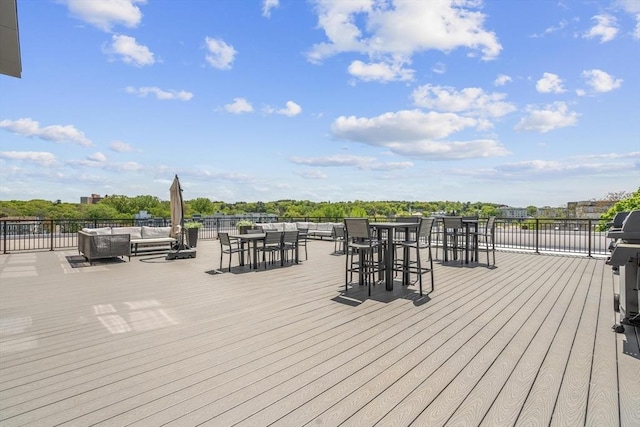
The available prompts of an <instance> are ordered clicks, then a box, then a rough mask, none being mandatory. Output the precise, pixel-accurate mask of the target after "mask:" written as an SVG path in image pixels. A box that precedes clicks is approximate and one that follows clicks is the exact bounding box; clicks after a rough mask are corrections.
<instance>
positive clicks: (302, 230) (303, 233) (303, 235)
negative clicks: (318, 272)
mask: <svg viewBox="0 0 640 427" xmlns="http://www.w3.org/2000/svg"><path fill="white" fill-rule="evenodd" d="M308 237H309V228H307V227H298V248H301V247H304V259H305V260H308V259H309V257H308V254H307V238H308Z"/></svg>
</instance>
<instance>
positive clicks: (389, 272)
mask: <svg viewBox="0 0 640 427" xmlns="http://www.w3.org/2000/svg"><path fill="white" fill-rule="evenodd" d="M369 225H370V226H371V227H373V228H375V229H376V230H378V236H380V234H381V233H380V232H381V231H383V230H384V231H386V243H387V249H386V250H385V252H384V267H385V271H384V285H385V289H386V290H387V291H392V290H393V255H394V252H395V251H394V249H393V240H394V237H395V231H396V230H397V229H404V231H405V238H406V237H407V236H408V235H409V232H410V231H411V230H412V229H414V230H417V229H418V225H419V223H417V222H371V223H369ZM407 258H408V257H407V256H405V257H404V259H405V260H408V259H407ZM402 280H403V283H405V282H406V281H407V277H405V275H404V274H403V276H402Z"/></svg>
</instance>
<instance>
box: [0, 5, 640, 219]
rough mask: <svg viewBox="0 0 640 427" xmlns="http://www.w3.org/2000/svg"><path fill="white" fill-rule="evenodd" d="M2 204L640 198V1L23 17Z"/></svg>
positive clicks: (0, 117)
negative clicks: (175, 185)
mask: <svg viewBox="0 0 640 427" xmlns="http://www.w3.org/2000/svg"><path fill="white" fill-rule="evenodd" d="M17 6H18V22H19V35H20V47H21V57H22V68H23V71H22V78H20V79H18V78H14V77H9V76H5V75H0V200H31V199H45V200H52V201H54V200H61V201H63V202H74V203H78V202H80V198H81V197H83V196H90V195H91V194H99V195H101V196H105V195H113V194H117V195H125V196H130V197H135V196H138V195H152V196H156V197H158V198H160V199H161V200H169V187H170V185H171V182H172V180H173V177H174V175H176V174H177V175H178V176H179V178H180V182H181V186H182V189H183V197H184V199H185V200H193V199H196V198H200V197H204V198H209V199H211V200H213V201H225V202H238V201H246V202H256V201H263V202H267V201H275V200H283V199H294V200H310V201H314V202H323V201H325V202H326V201H330V202H336V201H355V200H367V201H380V200H406V201H440V200H447V201H461V202H472V203H475V202H485V203H499V204H505V205H510V206H514V207H525V206H530V205H535V206H539V207H542V206H554V207H555V206H565V205H566V203H567V202H571V201H581V200H593V199H601V198H604V197H605V196H606V195H607V194H609V193H616V192H622V191H625V192H632V191H635V190H637V189H638V188H639V187H640V0H598V1H595V0H591V1H581V0H561V1H557V0H519V1H508V0H235V1H233V0H216V1H210V0H181V1H177V0H39V1H35V0H18V5H17Z"/></svg>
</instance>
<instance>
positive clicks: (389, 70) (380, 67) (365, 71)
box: [348, 60, 414, 82]
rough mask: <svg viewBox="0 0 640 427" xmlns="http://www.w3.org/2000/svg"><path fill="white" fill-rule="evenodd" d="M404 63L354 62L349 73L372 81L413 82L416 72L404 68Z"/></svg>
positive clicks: (366, 80)
mask: <svg viewBox="0 0 640 427" xmlns="http://www.w3.org/2000/svg"><path fill="white" fill-rule="evenodd" d="M403 65H404V64H403V63H395V64H394V63H385V62H376V63H369V64H365V63H364V62H362V61H357V60H356V61H353V62H352V63H351V65H349V68H348V72H349V74H351V75H352V76H354V77H357V78H359V79H360V80H364V81H365V82H370V81H375V80H378V81H381V82H390V81H404V80H413V74H414V70H410V69H406V68H403Z"/></svg>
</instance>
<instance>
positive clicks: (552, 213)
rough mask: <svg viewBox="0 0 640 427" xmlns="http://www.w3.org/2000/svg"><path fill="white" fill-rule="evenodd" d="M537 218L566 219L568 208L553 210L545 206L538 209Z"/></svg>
mask: <svg viewBox="0 0 640 427" xmlns="http://www.w3.org/2000/svg"><path fill="white" fill-rule="evenodd" d="M536 216H538V217H541V218H566V217H567V209H566V208H552V207H551V206H543V207H541V208H538V210H537V212H536Z"/></svg>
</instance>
